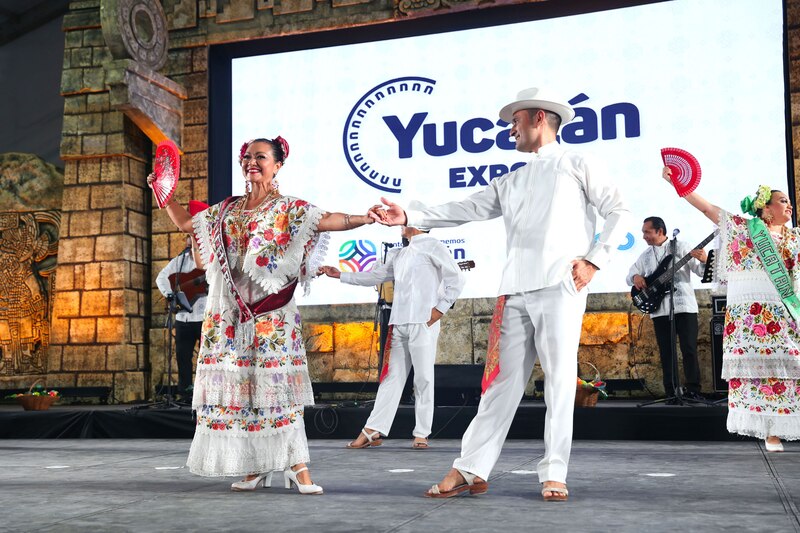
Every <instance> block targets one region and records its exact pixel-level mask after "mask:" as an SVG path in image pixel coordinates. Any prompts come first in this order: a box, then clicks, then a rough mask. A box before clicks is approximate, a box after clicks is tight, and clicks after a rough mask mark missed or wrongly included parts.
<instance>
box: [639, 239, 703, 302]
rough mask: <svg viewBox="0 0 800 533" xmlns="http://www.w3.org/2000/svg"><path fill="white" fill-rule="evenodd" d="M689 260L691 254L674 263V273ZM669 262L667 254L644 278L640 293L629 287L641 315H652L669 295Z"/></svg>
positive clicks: (696, 247)
mask: <svg viewBox="0 0 800 533" xmlns="http://www.w3.org/2000/svg"><path fill="white" fill-rule="evenodd" d="M717 233H719V230H718V229H716V230H714V232H713V233H711V235H709V236H708V237H706V238H705V239H703V242H701V243H700V244H698V245H697V246H695V247H694V249H695V250H699V249H701V248H703V247H704V246H705V245H706V244H708V243H709V242H711V240H712V239H713V238H714V237H716V235H717ZM691 258H692V254H691V253H688V254H686V255H685V256H683V257H682V258H681V259H680V260H678V261H676V262H675V272H677V271H679V270H680V269H681V268H682V267H683V265H685V264H686V263H688V262H689V260H690V259H691ZM671 261H672V254H667V255H666V256H665V257H664V259H662V260H661V262H660V263H659V264H658V266H657V267H656V269H655V270H654V271H653V273H652V274H650V275H649V276H645V277H644V280H645V281H646V282H647V287H645V288H644V289H642V290H641V291H640V290H639V289H637V288H636V287H631V298H632V299H633V305H635V306H636V308H637V309H638V310H639V311H641V312H642V313H652V312H653V311H655V310H656V309H658V306H659V305H661V301H662V300H663V299H664V296H666V295H667V294H669V291H670V288H671V287H672V284H671V283H670V282H671V281H672V272H673V271H672V267H671V265H670V263H671ZM704 277H705V276H704Z"/></svg>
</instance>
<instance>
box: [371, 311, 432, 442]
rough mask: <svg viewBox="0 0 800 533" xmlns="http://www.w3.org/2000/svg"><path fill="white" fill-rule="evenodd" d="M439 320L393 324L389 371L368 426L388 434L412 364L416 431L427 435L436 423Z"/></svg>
mask: <svg viewBox="0 0 800 533" xmlns="http://www.w3.org/2000/svg"><path fill="white" fill-rule="evenodd" d="M439 327H440V326H439V322H438V321H437V322H436V323H435V324H433V326H431V327H428V326H427V325H426V324H398V325H395V326H394V327H393V328H392V346H391V354H390V357H389V371H388V374H387V375H386V377H385V378H384V379H383V382H382V383H381V384H380V386H379V387H378V395H377V396H376V397H375V406H374V407H373V409H372V414H370V416H369V419H368V420H367V423H366V425H365V426H366V427H368V428H370V429H373V430H375V431H380V432H381V434H382V435H389V430H390V429H391V427H392V422H393V421H394V417H395V414H397V406H398V405H399V404H400V397H401V396H402V394H403V387H404V386H405V384H406V379H407V378H408V373H409V372H410V371H411V365H414V393H415V397H414V413H415V415H416V425H415V427H414V432H413V435H414V436H415V437H422V438H427V437H428V435H430V434H431V425H432V423H433V365H434V363H435V362H436V342H437V340H438V338H439Z"/></svg>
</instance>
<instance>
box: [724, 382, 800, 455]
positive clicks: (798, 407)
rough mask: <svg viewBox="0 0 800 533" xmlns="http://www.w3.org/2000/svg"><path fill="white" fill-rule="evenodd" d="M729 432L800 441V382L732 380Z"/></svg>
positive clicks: (729, 384)
mask: <svg viewBox="0 0 800 533" xmlns="http://www.w3.org/2000/svg"><path fill="white" fill-rule="evenodd" d="M728 431H730V432H731V433H738V434H740V435H748V436H751V437H757V438H759V439H765V438H767V437H769V436H771V437H780V438H781V439H784V440H798V439H800V379H794V378H792V379H778V378H731V379H729V380H728Z"/></svg>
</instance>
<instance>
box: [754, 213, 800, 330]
mask: <svg viewBox="0 0 800 533" xmlns="http://www.w3.org/2000/svg"><path fill="white" fill-rule="evenodd" d="M747 230H748V231H749V232H750V239H752V241H753V246H754V248H755V249H756V253H757V254H758V257H759V259H761V264H763V265H764V270H766V271H767V275H769V279H770V281H771V282H772V284H773V285H774V286H775V289H776V290H777V291H778V294H779V295H780V297H781V301H782V302H783V305H784V306H786V309H787V310H788V311H789V314H790V315H792V319H794V321H795V322H800V299H798V298H797V294H795V292H794V286H793V285H794V284H793V283H792V278H791V276H789V272H788V271H787V270H786V264H785V263H784V262H783V257H781V255H780V254H779V253H778V250H777V249H776V248H775V242H774V241H773V240H772V236H771V235H770V234H769V231H768V230H767V226H766V224H764V221H763V220H761V219H760V218H757V217H756V218H751V219H749V220H748V221H747Z"/></svg>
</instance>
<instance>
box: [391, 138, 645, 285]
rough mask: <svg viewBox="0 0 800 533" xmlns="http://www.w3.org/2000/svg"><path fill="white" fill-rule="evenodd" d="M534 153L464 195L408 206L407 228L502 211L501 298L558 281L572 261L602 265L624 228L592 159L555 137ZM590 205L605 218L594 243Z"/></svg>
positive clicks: (616, 196) (612, 192)
mask: <svg viewBox="0 0 800 533" xmlns="http://www.w3.org/2000/svg"><path fill="white" fill-rule="evenodd" d="M531 155H533V159H532V160H531V161H530V162H529V163H528V164H527V165H525V166H524V167H521V168H519V169H517V170H515V171H514V172H509V173H508V174H505V175H503V176H501V177H499V178H497V179H495V180H492V181H491V182H490V183H489V185H488V186H487V187H486V188H484V189H483V190H482V191H480V192H477V193H475V194H473V195H471V196H469V197H467V198H465V199H464V200H460V201H457V202H450V203H447V204H443V205H440V206H436V207H435V208H429V209H426V210H423V211H412V210H409V211H406V216H407V217H408V225H409V226H416V225H419V226H423V227H437V228H443V227H452V226H458V225H460V224H464V223H466V222H472V221H476V220H490V219H493V218H497V217H500V216H502V217H503V222H504V224H505V228H506V251H507V253H508V259H507V260H506V264H505V267H504V268H503V277H502V280H501V282H500V289H499V291H498V294H501V295H502V294H514V293H519V292H526V291H533V290H537V289H542V288H544V287H551V286H553V285H556V284H558V283H560V282H561V281H563V280H564V279H565V278H566V277H568V276H569V273H570V270H571V262H572V261H573V260H574V259H575V258H582V259H586V260H587V261H589V262H591V263H592V264H594V265H595V266H596V267H598V268H603V267H604V266H605V265H606V264H607V263H608V261H609V259H610V254H611V252H612V251H613V250H614V249H615V248H616V247H617V246H618V245H619V244H620V243H622V242H624V241H625V235H626V233H627V232H628V230H629V228H628V222H627V217H628V216H630V212H629V211H628V208H627V207H626V206H625V204H624V202H623V199H622V195H621V193H620V192H619V190H618V189H617V187H616V185H615V184H614V183H613V181H612V180H611V179H609V177H608V176H607V175H606V173H605V172H604V171H603V170H601V169H600V167H599V165H598V164H597V163H596V162H594V161H592V162H591V165H590V162H589V161H587V159H586V157H585V156H584V155H582V154H579V153H576V152H573V151H571V150H565V149H564V148H563V147H561V146H560V145H559V144H558V143H557V142H555V141H553V142H551V143H549V144H547V145H545V146H542V147H541V148H540V149H539V152H538V154H535V153H534V154H531ZM595 209H596V210H597V213H599V214H600V216H601V217H603V218H604V219H605V224H604V225H603V230H602V232H601V233H600V237H599V239H598V240H597V242H594V236H595V226H596V218H597V217H596V215H595Z"/></svg>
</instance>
